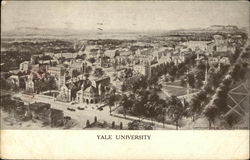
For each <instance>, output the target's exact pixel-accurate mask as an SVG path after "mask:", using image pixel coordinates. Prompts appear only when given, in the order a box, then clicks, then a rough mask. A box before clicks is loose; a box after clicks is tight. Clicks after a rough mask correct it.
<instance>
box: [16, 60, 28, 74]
mask: <svg viewBox="0 0 250 160" xmlns="http://www.w3.org/2000/svg"><path fill="white" fill-rule="evenodd" d="M29 65H30V62H29V61H24V62H22V63H20V65H19V70H20V71H25V72H27V71H28V70H29Z"/></svg>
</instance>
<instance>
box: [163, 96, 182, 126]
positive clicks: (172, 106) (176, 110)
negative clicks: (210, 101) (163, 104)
mask: <svg viewBox="0 0 250 160" xmlns="http://www.w3.org/2000/svg"><path fill="white" fill-rule="evenodd" d="M167 104H168V109H167V115H168V116H169V118H171V119H172V121H173V122H175V124H176V129H177V130H178V127H179V120H181V119H182V117H183V116H185V113H186V106H184V105H183V104H182V102H181V100H180V99H178V98H177V97H176V96H171V97H170V98H169V100H168V101H167Z"/></svg>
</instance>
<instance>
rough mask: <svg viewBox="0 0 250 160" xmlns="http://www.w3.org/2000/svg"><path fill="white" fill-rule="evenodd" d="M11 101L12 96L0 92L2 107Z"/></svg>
mask: <svg viewBox="0 0 250 160" xmlns="http://www.w3.org/2000/svg"><path fill="white" fill-rule="evenodd" d="M10 100H11V94H9V93H6V92H4V91H2V90H1V91H0V105H1V106H2V105H3V104H5V103H8V101H10Z"/></svg>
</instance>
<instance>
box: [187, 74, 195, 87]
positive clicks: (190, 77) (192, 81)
mask: <svg viewBox="0 0 250 160" xmlns="http://www.w3.org/2000/svg"><path fill="white" fill-rule="evenodd" d="M187 83H188V84H189V85H190V86H191V87H192V88H194V87H195V79H194V74H193V73H189V74H188V75H187Z"/></svg>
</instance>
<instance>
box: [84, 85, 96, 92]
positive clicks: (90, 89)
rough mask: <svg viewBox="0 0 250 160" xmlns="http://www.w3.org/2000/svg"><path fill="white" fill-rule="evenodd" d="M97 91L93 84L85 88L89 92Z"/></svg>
mask: <svg viewBox="0 0 250 160" xmlns="http://www.w3.org/2000/svg"><path fill="white" fill-rule="evenodd" d="M96 91H97V90H96V88H95V87H93V86H89V87H88V88H86V89H85V90H84V92H89V93H96Z"/></svg>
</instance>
